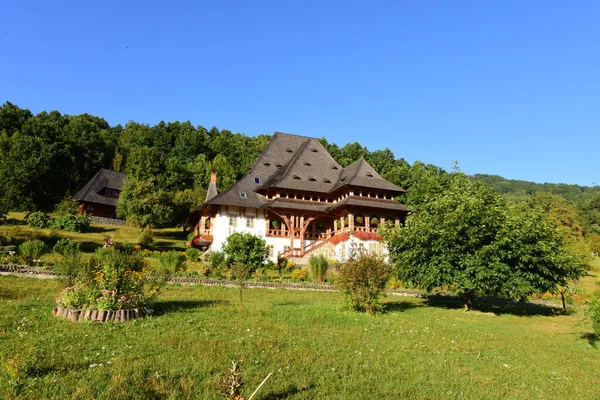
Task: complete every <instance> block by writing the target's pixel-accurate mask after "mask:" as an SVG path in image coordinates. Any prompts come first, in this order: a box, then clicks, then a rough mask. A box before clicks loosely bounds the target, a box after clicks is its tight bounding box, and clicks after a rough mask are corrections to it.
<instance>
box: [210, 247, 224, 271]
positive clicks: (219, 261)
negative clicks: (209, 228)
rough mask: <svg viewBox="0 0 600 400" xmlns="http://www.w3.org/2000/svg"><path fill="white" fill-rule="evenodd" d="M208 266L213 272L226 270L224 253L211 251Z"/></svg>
mask: <svg viewBox="0 0 600 400" xmlns="http://www.w3.org/2000/svg"><path fill="white" fill-rule="evenodd" d="M209 264H210V267H211V268H212V269H213V270H220V269H224V268H227V258H226V257H225V253H223V252H222V251H212V252H211V253H210V259H209Z"/></svg>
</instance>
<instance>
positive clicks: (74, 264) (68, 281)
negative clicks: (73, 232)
mask: <svg viewBox="0 0 600 400" xmlns="http://www.w3.org/2000/svg"><path fill="white" fill-rule="evenodd" d="M75 243H77V242H75ZM77 244H78V245H79V243H77ZM57 245H58V243H57ZM54 248H55V249H56V246H54ZM72 250H73V249H68V250H67V251H65V253H64V254H63V253H60V254H63V255H64V256H65V257H64V258H61V259H60V260H58V261H57V262H55V263H54V267H53V268H52V270H53V272H54V273H55V274H56V275H57V276H58V278H59V280H60V285H61V287H68V286H73V285H74V284H75V282H76V280H77V278H78V277H79V276H80V275H81V276H87V274H86V272H87V271H86V269H85V267H86V265H83V263H82V260H81V253H79V251H72ZM55 251H56V250H55Z"/></svg>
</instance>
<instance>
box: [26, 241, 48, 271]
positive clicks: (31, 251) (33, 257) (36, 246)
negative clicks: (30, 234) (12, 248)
mask: <svg viewBox="0 0 600 400" xmlns="http://www.w3.org/2000/svg"><path fill="white" fill-rule="evenodd" d="M44 251H46V244H45V243H44V242H42V241H41V240H29V241H27V242H25V243H22V244H21V245H20V246H19V254H20V255H21V259H22V260H23V262H24V263H25V264H27V265H34V264H35V262H36V261H37V260H39V259H40V257H41V256H42V254H44Z"/></svg>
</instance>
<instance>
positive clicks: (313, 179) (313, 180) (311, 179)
mask: <svg viewBox="0 0 600 400" xmlns="http://www.w3.org/2000/svg"><path fill="white" fill-rule="evenodd" d="M308 180H309V181H311V182H316V181H317V180H316V179H315V178H308Z"/></svg>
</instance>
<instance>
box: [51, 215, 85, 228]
mask: <svg viewBox="0 0 600 400" xmlns="http://www.w3.org/2000/svg"><path fill="white" fill-rule="evenodd" d="M89 227H90V217H88V216H87V215H86V214H81V215H73V214H66V215H60V216H58V217H56V219H55V220H54V222H53V223H52V228H53V229H61V230H63V231H69V232H85V231H87V230H88V229H89Z"/></svg>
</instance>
